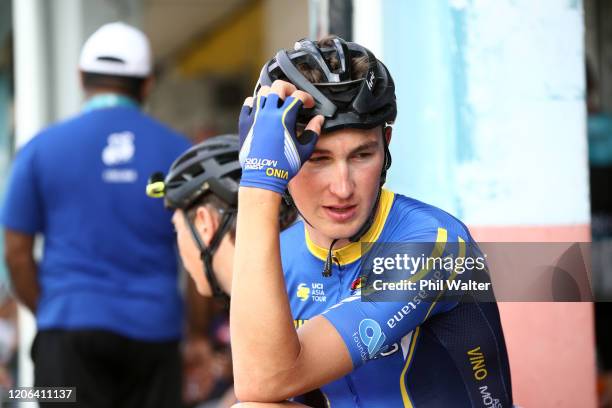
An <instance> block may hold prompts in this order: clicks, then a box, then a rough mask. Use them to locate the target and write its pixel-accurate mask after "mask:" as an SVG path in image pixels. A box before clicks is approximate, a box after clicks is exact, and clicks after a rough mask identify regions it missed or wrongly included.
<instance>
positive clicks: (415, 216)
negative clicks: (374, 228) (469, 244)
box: [386, 193, 470, 240]
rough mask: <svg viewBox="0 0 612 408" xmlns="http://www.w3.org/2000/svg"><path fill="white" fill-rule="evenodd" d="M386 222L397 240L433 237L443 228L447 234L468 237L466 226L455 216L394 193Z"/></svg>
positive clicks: (465, 238)
mask: <svg viewBox="0 0 612 408" xmlns="http://www.w3.org/2000/svg"><path fill="white" fill-rule="evenodd" d="M387 224H388V225H389V226H390V229H391V235H392V236H391V237H386V238H387V239H389V238H391V239H393V238H396V239H397V240H407V239H415V240H417V239H424V238H426V237H432V238H435V237H437V236H438V234H439V233H440V230H443V231H444V232H445V233H446V234H447V235H452V236H460V237H462V239H464V240H467V239H470V238H469V237H470V234H469V230H468V228H467V227H466V226H465V224H463V222H461V221H460V220H459V219H458V218H457V217H455V216H454V215H451V214H450V213H448V212H446V211H444V210H443V209H441V208H439V207H436V206H434V205H431V204H428V203H425V202H423V201H419V200H416V199H414V198H411V197H407V196H404V195H401V194H397V193H395V196H394V201H393V206H392V207H391V211H390V213H389V217H388V220H387Z"/></svg>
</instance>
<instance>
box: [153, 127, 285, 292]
mask: <svg viewBox="0 0 612 408" xmlns="http://www.w3.org/2000/svg"><path fill="white" fill-rule="evenodd" d="M238 151H239V140H238V136H237V135H221V136H215V137H212V138H210V139H207V140H205V141H204V142H202V143H199V144H197V145H195V146H193V147H191V148H190V149H188V150H186V151H185V152H183V153H182V154H181V155H180V156H179V157H178V158H177V159H176V160H175V161H174V162H173V163H172V165H171V166H170V169H169V171H168V175H167V176H166V177H165V178H164V176H163V175H162V174H160V173H156V174H154V175H153V176H152V177H151V179H150V180H149V184H148V185H147V194H148V195H149V196H151V197H158V198H161V197H163V198H164V204H165V206H166V208H168V209H171V210H173V211H174V214H173V216H172V223H173V224H174V229H175V231H176V237H177V244H178V248H179V253H180V255H181V260H182V261H183V265H184V267H185V269H186V270H187V272H188V273H189V274H190V276H191V278H192V279H193V281H194V282H195V284H196V288H197V289H198V292H199V293H200V294H201V295H204V296H213V297H216V298H221V299H225V300H228V294H229V293H230V289H231V279H232V275H231V273H232V260H233V253H234V238H235V233H236V207H237V204H238V186H239V182H240V174H241V172H242V170H241V168H240V163H239V161H238ZM295 218H296V212H295V210H294V209H293V208H291V207H288V206H284V207H283V210H282V212H281V217H280V223H281V225H282V227H283V228H284V227H286V226H288V225H290V224H291V223H292V222H293V221H295Z"/></svg>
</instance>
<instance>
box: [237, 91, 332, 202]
mask: <svg viewBox="0 0 612 408" xmlns="http://www.w3.org/2000/svg"><path fill="white" fill-rule="evenodd" d="M253 102H254V101H253V98H247V99H246V101H245V104H244V106H243V107H242V111H241V113H240V120H239V126H238V127H239V133H240V147H241V148H240V164H241V165H242V179H241V181H240V185H241V186H245V187H256V188H262V189H265V190H270V191H275V192H277V193H279V194H283V193H284V192H285V189H286V188H287V183H288V182H289V180H291V179H292V178H293V177H294V176H295V175H296V174H297V172H298V171H299V170H300V167H301V166H302V164H304V162H305V161H306V160H308V158H309V157H310V155H311V154H312V152H313V150H314V147H315V144H316V143H317V138H318V136H319V133H320V131H321V126H322V125H323V116H320V115H319V116H315V117H314V118H313V119H311V121H310V122H309V123H308V125H307V126H306V129H305V130H304V132H302V134H301V135H300V136H299V137H298V135H297V132H296V120H297V114H298V111H299V109H300V108H301V107H302V106H305V107H307V108H310V107H312V106H314V99H313V98H312V96H311V95H309V94H307V93H306V92H303V91H299V90H297V88H296V87H295V86H294V85H293V84H290V83H288V82H285V81H280V80H277V81H275V82H274V83H273V84H272V87H267V86H264V87H262V88H261V89H260V90H259V92H258V94H257V99H256V101H255V104H254V106H253Z"/></svg>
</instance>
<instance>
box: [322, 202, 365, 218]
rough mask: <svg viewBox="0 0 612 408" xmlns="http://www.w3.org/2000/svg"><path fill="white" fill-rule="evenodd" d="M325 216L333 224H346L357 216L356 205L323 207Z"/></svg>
mask: <svg viewBox="0 0 612 408" xmlns="http://www.w3.org/2000/svg"><path fill="white" fill-rule="evenodd" d="M323 209H324V211H325V214H327V216H328V217H329V218H331V219H332V221H334V222H347V221H350V220H352V219H353V217H355V215H357V205H356V204H353V205H324V206H323Z"/></svg>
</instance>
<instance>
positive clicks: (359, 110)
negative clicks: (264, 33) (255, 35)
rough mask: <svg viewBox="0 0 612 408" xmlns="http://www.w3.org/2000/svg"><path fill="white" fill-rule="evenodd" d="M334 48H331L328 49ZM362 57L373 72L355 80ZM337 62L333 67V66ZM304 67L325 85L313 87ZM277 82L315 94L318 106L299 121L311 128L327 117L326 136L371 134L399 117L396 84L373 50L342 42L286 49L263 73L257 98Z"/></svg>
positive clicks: (300, 43)
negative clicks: (354, 131)
mask: <svg viewBox="0 0 612 408" xmlns="http://www.w3.org/2000/svg"><path fill="white" fill-rule="evenodd" d="M327 43H331V45H329V46H327V45H324V44H327ZM355 57H361V58H363V59H364V60H365V61H364V62H365V63H366V64H367V66H368V68H367V71H366V74H365V76H364V77H363V78H359V79H352V63H351V60H352V59H353V58H355ZM332 60H335V61H336V62H335V63H334V65H337V67H332V64H331V61H332ZM298 68H308V69H309V70H310V69H314V70H317V71H319V73H320V74H321V75H320V77H321V81H320V82H316V83H313V82H310V81H309V80H308V79H307V78H306V77H305V76H304V75H303V74H302V73H301V72H300V70H299V69H298ZM276 79H282V80H285V81H289V82H291V83H292V84H294V85H295V86H296V87H297V88H298V89H300V90H302V91H305V92H307V93H309V94H310V95H312V97H313V98H314V100H315V107H314V108H312V109H303V112H302V115H301V116H300V117H299V118H298V122H299V123H300V124H302V125H304V124H306V123H307V122H308V120H309V119H310V118H312V117H313V116H315V115H317V114H320V115H323V116H324V117H325V123H324V124H323V129H322V130H323V131H326V132H329V131H333V130H337V129H342V128H347V127H350V128H361V129H371V128H373V127H376V126H380V125H382V126H384V125H385V124H390V123H393V121H394V120H395V117H396V115H397V105H396V102H395V85H394V83H393V79H392V78H391V74H389V71H388V70H387V67H385V65H384V64H383V63H382V62H380V61H379V60H378V59H376V57H375V56H374V54H372V53H371V52H370V51H369V50H368V49H367V48H365V47H363V46H361V45H359V44H357V43H353V42H346V41H344V40H343V39H342V38H339V37H331V38H330V39H329V40H328V41H324V42H323V45H321V42H318V43H317V42H313V41H311V40H308V39H302V40H300V41H298V42H296V43H295V46H294V49H293V51H286V50H280V51H278V52H277V53H276V56H275V57H274V58H272V59H271V60H270V61H268V62H267V63H266V64H265V65H264V66H263V68H262V70H261V74H260V76H259V82H258V83H257V86H256V88H255V94H256V93H257V90H258V89H259V87H260V86H262V85H268V86H269V85H272V83H273V82H274V81H275V80H276Z"/></svg>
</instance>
